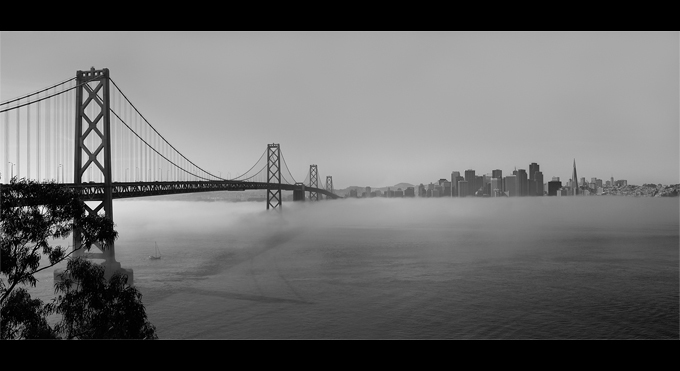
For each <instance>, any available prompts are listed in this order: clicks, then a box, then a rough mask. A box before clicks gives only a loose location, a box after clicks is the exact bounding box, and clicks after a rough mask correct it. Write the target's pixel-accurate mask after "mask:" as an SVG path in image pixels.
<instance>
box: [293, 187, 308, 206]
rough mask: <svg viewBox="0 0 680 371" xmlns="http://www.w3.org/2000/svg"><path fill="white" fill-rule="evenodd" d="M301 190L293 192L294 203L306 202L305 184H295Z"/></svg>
mask: <svg viewBox="0 0 680 371" xmlns="http://www.w3.org/2000/svg"><path fill="white" fill-rule="evenodd" d="M295 185H296V186H298V187H300V189H296V190H294V191H293V201H303V202H304V201H305V185H304V183H295Z"/></svg>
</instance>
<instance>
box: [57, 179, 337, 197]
mask: <svg viewBox="0 0 680 371" xmlns="http://www.w3.org/2000/svg"><path fill="white" fill-rule="evenodd" d="M64 186H66V187H70V188H74V189H76V190H77V191H78V193H80V197H81V199H82V200H84V201H96V200H103V199H104V183H93V182H89V183H82V184H73V183H66V184H64ZM279 187H280V188H281V190H282V191H296V190H297V191H299V190H301V187H300V186H299V185H293V184H283V183H282V184H280V185H279V184H277V183H263V182H240V181H234V180H219V181H187V182H113V183H111V188H112V189H111V193H112V197H113V199H119V198H132V197H147V196H160V195H171V194H180V193H198V192H219V191H245V190H256V189H278V188H279ZM304 190H305V191H306V192H318V193H319V194H323V195H326V196H329V197H331V198H334V199H335V198H340V196H338V195H336V194H334V193H331V192H329V191H327V190H325V189H321V188H312V187H307V186H305V187H304Z"/></svg>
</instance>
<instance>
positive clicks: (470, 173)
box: [465, 169, 476, 195]
mask: <svg viewBox="0 0 680 371" xmlns="http://www.w3.org/2000/svg"><path fill="white" fill-rule="evenodd" d="M465 181H466V182H467V187H468V189H467V190H466V192H465V194H466V195H474V194H475V191H476V189H474V188H475V171H474V170H472V169H467V170H465Z"/></svg>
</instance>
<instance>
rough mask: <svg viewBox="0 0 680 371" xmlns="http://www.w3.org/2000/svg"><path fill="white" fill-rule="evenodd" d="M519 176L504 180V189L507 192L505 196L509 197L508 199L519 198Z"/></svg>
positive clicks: (509, 176)
mask: <svg viewBox="0 0 680 371" xmlns="http://www.w3.org/2000/svg"><path fill="white" fill-rule="evenodd" d="M516 178H517V175H508V176H506V177H505V178H503V183H504V184H503V189H504V190H505V191H504V192H505V194H507V195H508V197H515V196H517V184H516V183H517V180H516Z"/></svg>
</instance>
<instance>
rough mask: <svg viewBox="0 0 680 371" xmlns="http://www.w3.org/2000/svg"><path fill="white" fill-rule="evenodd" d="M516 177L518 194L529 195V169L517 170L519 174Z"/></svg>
mask: <svg viewBox="0 0 680 371" xmlns="http://www.w3.org/2000/svg"><path fill="white" fill-rule="evenodd" d="M515 179H516V182H517V185H516V188H517V195H518V196H526V195H528V188H529V179H527V171H526V170H524V169H519V170H517V175H516V178H515Z"/></svg>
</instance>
